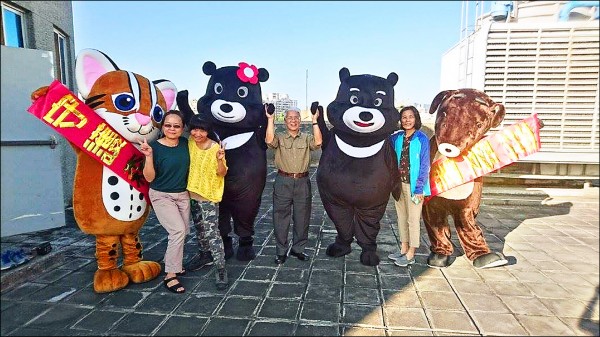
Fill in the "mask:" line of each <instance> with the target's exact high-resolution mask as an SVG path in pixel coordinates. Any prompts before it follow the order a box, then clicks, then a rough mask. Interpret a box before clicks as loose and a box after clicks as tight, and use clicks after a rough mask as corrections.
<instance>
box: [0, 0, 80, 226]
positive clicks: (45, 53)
mask: <svg viewBox="0 0 600 337" xmlns="http://www.w3.org/2000/svg"><path fill="white" fill-rule="evenodd" d="M1 4H2V34H0V36H1V37H2V43H1V44H2V45H1V49H2V108H1V110H2V113H1V114H0V115H1V118H2V121H1V123H0V124H1V127H2V131H1V132H0V134H1V138H2V146H1V149H2V150H1V151H2V223H1V229H2V234H1V235H2V236H7V235H13V234H19V233H26V232H32V231H37V230H42V229H48V228H54V227H60V226H64V225H65V224H66V218H65V210H66V209H67V208H69V207H70V205H72V201H73V178H74V175H75V165H76V157H75V153H74V151H73V149H72V147H71V146H70V144H69V142H68V141H66V140H65V139H64V138H63V137H62V136H60V135H58V134H57V133H56V132H55V131H54V130H52V129H51V128H49V127H48V126H47V125H44V123H43V122H41V121H40V120H38V119H37V118H36V117H34V116H33V115H31V114H29V113H28V112H27V108H29V106H30V105H31V99H30V95H31V93H32V92H33V91H34V90H36V89H37V88H39V87H41V86H47V85H50V83H51V82H52V81H53V80H54V79H56V80H58V81H60V82H62V83H63V84H64V85H65V86H66V87H68V88H69V89H70V90H71V91H72V92H74V93H77V88H76V84H75V79H74V69H75V50H74V43H73V36H74V31H73V10H72V6H71V1H2V2H1ZM16 126H18V127H16Z"/></svg>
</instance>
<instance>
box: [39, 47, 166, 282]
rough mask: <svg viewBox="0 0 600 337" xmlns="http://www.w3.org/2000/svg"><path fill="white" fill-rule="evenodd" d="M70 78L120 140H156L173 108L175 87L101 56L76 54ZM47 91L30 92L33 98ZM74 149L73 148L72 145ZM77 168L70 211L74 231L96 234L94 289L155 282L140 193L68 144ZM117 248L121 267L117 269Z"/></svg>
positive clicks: (156, 272) (157, 269)
mask: <svg viewBox="0 0 600 337" xmlns="http://www.w3.org/2000/svg"><path fill="white" fill-rule="evenodd" d="M75 78H76V81H77V87H78V89H79V93H80V94H81V97H82V98H83V99H84V100H85V104H86V105H87V106H88V107H90V108H92V109H93V110H94V111H95V112H96V113H97V114H98V115H100V117H102V118H103V119H104V120H105V121H106V123H108V124H110V126H112V127H113V128H114V130H115V131H117V132H118V133H119V134H120V135H121V136H123V138H125V139H126V140H128V141H129V142H130V143H131V144H135V145H137V144H138V142H139V141H142V140H143V139H144V138H145V139H146V140H147V141H148V142H151V141H153V140H154V139H156V138H158V133H159V130H160V122H161V121H162V119H163V116H164V114H165V112H166V111H168V110H169V109H172V108H173V107H174V106H175V97H176V95H177V88H176V87H175V85H174V84H173V83H171V82H170V81H166V80H159V81H154V82H151V81H150V80H148V79H147V78H145V77H143V76H141V75H138V74H135V73H132V72H129V71H126V70H120V69H119V68H118V67H117V66H116V64H115V63H114V62H113V61H112V60H111V59H110V58H109V57H108V56H106V55H105V54H103V53H102V52H100V51H98V50H94V49H84V50H83V51H81V52H80V53H79V55H77V60H76V65H75ZM47 90H48V87H42V88H39V89H38V90H36V91H35V92H33V93H32V95H31V98H32V99H33V100H35V99H37V98H38V97H40V96H42V95H44V94H45V93H46V92H47ZM71 145H73V144H71ZM73 148H74V149H75V153H76V154H77V167H76V169H75V180H74V184H73V212H74V215H75V220H76V221H77V224H78V225H79V228H80V229H81V230H82V231H83V232H84V233H86V234H92V235H95V236H96V261H97V263H98V270H97V271H96V273H95V274H94V291H95V292H97V293H106V292H111V291H116V290H119V289H122V288H124V287H125V286H127V284H128V283H129V281H131V282H134V283H142V282H146V281H150V280H152V279H154V278H156V277H157V276H158V275H159V274H160V272H161V266H160V264H159V263H157V262H154V261H144V260H142V244H141V242H140V240H139V237H138V233H139V230H140V228H141V227H142V225H143V224H144V222H145V221H146V218H147V217H148V213H149V211H150V207H149V206H150V205H149V204H148V203H147V201H146V200H145V198H144V196H143V194H142V193H140V192H139V191H138V190H136V189H134V188H133V186H131V185H130V184H129V183H128V182H126V181H125V180H124V179H122V178H120V177H119V176H118V175H117V174H115V173H114V172H113V171H112V170H110V169H109V168H108V167H105V166H103V165H102V164H101V163H99V162H98V161H97V160H95V159H94V158H92V157H91V156H89V155H88V154H86V153H85V152H83V151H82V150H80V149H79V148H77V147H76V146H73ZM119 246H120V247H121V248H122V252H123V266H122V267H121V268H120V269H119V268H118V265H117V258H118V256H119Z"/></svg>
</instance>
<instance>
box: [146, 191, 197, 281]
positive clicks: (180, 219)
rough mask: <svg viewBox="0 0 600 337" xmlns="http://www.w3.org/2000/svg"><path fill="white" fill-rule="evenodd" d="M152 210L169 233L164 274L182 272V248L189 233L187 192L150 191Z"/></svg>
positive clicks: (188, 197) (188, 200) (188, 199)
mask: <svg viewBox="0 0 600 337" xmlns="http://www.w3.org/2000/svg"><path fill="white" fill-rule="evenodd" d="M148 196H149V197H150V201H151V202H152V208H153V209H154V213H155V214H156V218H157V219H158V221H159V222H160V224H161V225H162V226H163V227H164V228H165V229H166V230H167V233H169V240H168V243H167V251H166V252H165V272H166V273H179V272H181V271H183V246H184V243H185V237H186V235H187V234H189V232H190V195H189V194H188V192H187V191H185V192H179V193H166V192H160V191H156V190H153V189H150V191H149V192H148Z"/></svg>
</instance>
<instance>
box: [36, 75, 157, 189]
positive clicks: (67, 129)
mask: <svg viewBox="0 0 600 337" xmlns="http://www.w3.org/2000/svg"><path fill="white" fill-rule="evenodd" d="M27 111H29V112H30V113H31V114H33V115H34V116H36V117H37V118H39V119H40V120H42V121H43V122H44V123H46V124H47V125H48V126H50V127H51V128H52V129H54V130H55V131H56V132H58V133H60V134H61V135H62V136H64V137H65V138H66V139H67V140H68V141H70V142H71V143H73V144H74V145H75V146H77V147H78V148H79V149H81V150H82V151H84V152H85V153H87V154H88V155H89V156H91V157H92V158H94V159H96V160H97V161H98V162H99V163H101V164H102V165H104V166H106V167H108V168H109V169H111V170H112V171H113V172H114V173H115V174H117V175H118V176H119V177H121V178H123V179H125V180H126V181H127V182H128V183H129V184H130V185H131V186H133V187H134V188H135V189H137V190H138V191H140V192H141V193H143V194H144V196H146V200H149V199H148V182H147V181H146V179H144V175H143V173H142V165H143V163H144V155H143V154H142V153H141V152H140V151H139V150H138V149H137V148H136V147H135V146H134V145H133V144H131V143H130V142H129V141H127V140H126V139H125V138H123V136H121V135H120V134H119V133H118V132H116V131H115V130H114V129H113V128H112V127H111V126H110V125H109V124H108V123H106V121H104V119H102V117H100V116H98V114H96V112H95V111H94V110H92V109H91V108H90V107H88V106H87V105H85V103H83V102H82V101H81V100H79V98H77V96H76V95H75V94H74V93H72V92H71V91H70V90H69V89H68V88H67V87H65V86H64V85H63V84H62V83H60V82H58V81H54V82H52V84H50V86H49V88H48V93H46V95H44V96H42V97H40V98H38V99H37V100H36V101H35V102H33V104H32V105H31V106H30V107H29V109H27Z"/></svg>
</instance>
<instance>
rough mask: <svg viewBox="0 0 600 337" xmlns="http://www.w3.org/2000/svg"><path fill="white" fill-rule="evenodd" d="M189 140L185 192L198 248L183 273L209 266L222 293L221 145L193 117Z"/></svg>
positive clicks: (224, 169) (224, 167)
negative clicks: (220, 223)
mask: <svg viewBox="0 0 600 337" xmlns="http://www.w3.org/2000/svg"><path fill="white" fill-rule="evenodd" d="M189 125H190V126H189V128H190V137H189V140H188V148H189V151H190V171H189V176H188V184H187V190H188V191H189V193H190V197H191V198H192V204H191V208H192V220H193V222H194V228H196V236H197V239H198V248H199V249H200V252H199V253H198V254H196V256H194V257H193V258H192V259H191V260H190V261H189V262H188V263H187V264H186V267H185V268H186V270H196V269H200V268H202V267H203V266H205V265H208V264H212V263H213V261H214V263H215V265H216V267H217V270H216V271H215V278H216V286H217V289H219V290H223V289H225V288H227V286H228V285H229V281H228V279H227V270H226V269H225V252H224V250H223V239H222V238H221V233H220V232H219V225H218V219H219V206H218V203H219V202H220V201H221V198H222V197H223V190H224V186H225V178H224V177H225V175H226V174H227V162H226V161H225V149H224V148H225V146H224V144H221V142H219V143H216V142H215V141H213V140H212V139H210V138H208V135H209V134H211V133H212V127H211V125H210V123H209V122H208V121H205V120H203V119H202V118H200V116H198V115H194V116H193V117H192V118H191V120H190V123H189Z"/></svg>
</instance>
